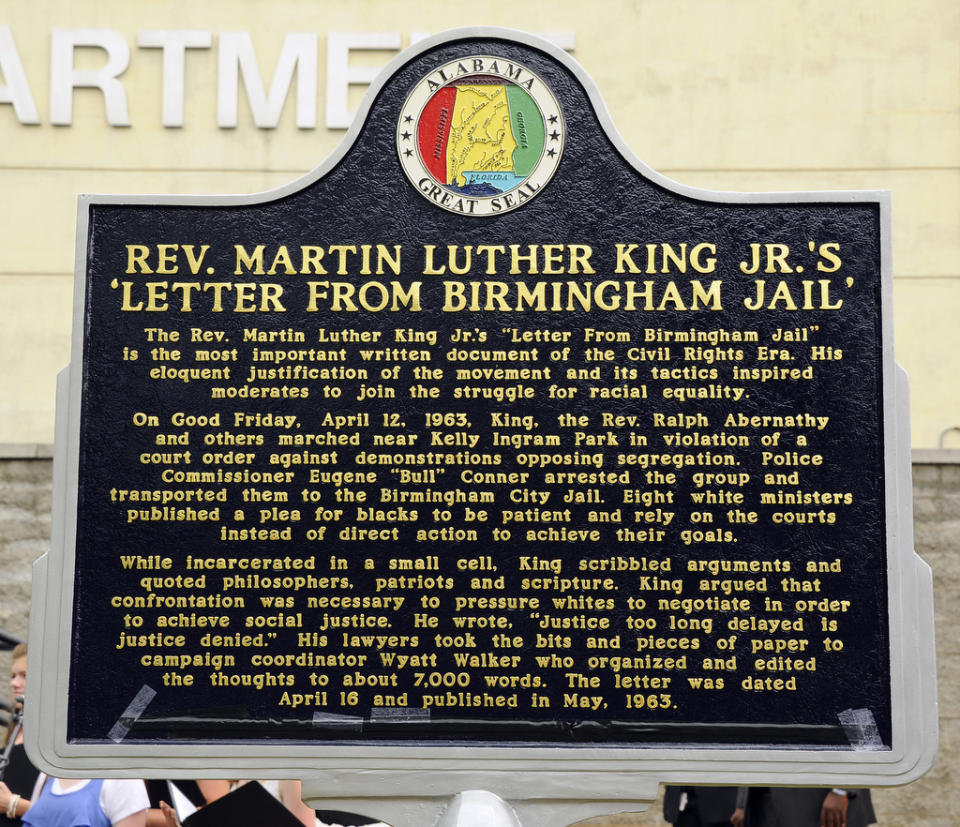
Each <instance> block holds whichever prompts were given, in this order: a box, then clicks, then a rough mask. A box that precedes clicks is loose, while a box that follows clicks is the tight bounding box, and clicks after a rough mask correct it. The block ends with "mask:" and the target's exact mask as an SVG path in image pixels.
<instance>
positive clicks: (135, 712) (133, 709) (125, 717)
mask: <svg viewBox="0 0 960 827" xmlns="http://www.w3.org/2000/svg"><path fill="white" fill-rule="evenodd" d="M156 696H157V692H156V690H154V689H151V688H150V687H149V686H147V685H146V684H144V685H143V686H141V687H140V691H139V692H138V693H137V694H136V696H135V697H134V699H133V700H132V701H130V703H129V704H128V705H127V708H126V709H125V710H123V714H122V715H121V716H120V717H119V719H118V720H117V722H116V723H115V724H114V725H113V726H112V727H111V728H110V731H109V732H108V733H107V737H108V738H109V739H110V740H111V741H113V742H114V743H115V744H119V743H120V742H121V741H122V740H123V739H124V738H126V737H127V733H128V732H129V731H130V727H132V726H133V725H134V724H135V723H136V722H137V719H138V718H139V717H140V716H141V715H143V713H144V712H145V711H146V708H147V707H148V706H150V702H151V701H152V700H153V699H154V698H155V697H156Z"/></svg>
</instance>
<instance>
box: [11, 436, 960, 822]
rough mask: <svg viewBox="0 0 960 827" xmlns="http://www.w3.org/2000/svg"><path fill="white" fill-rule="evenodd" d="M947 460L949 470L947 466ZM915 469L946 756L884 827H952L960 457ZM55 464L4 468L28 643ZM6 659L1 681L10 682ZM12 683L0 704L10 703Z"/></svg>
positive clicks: (877, 795) (19, 626)
mask: <svg viewBox="0 0 960 827" xmlns="http://www.w3.org/2000/svg"><path fill="white" fill-rule="evenodd" d="M944 458H946V459H949V462H943V461H942V460H943V459H944ZM932 459H935V460H940V461H938V462H936V463H930V462H928V461H924V462H920V463H915V464H914V466H913V481H914V519H915V531H916V550H917V552H918V553H919V554H920V555H921V556H922V557H923V559H924V560H926V561H927V563H929V564H930V566H931V567H932V569H933V575H934V601H935V613H936V623H937V661H938V664H937V666H938V686H939V701H940V703H939V706H940V753H939V756H938V758H937V762H936V764H935V765H934V767H933V769H932V770H931V772H930V773H929V774H928V775H927V776H925V777H924V778H922V779H921V780H919V781H916V782H914V783H913V784H911V785H909V786H907V787H902V788H895V789H886V790H876V791H875V792H874V804H875V806H876V809H877V815H878V817H879V820H880V821H879V823H880V824H881V825H886V827H954V825H956V824H958V823H960V694H958V686H960V638H958V636H957V635H956V633H955V629H956V625H957V624H960V456H958V455H957V452H949V454H947V455H946V457H944V456H938V457H932ZM51 473H52V463H51V462H50V461H49V460H47V459H17V460H0V571H2V572H3V586H2V591H0V629H3V630H4V631H6V632H9V633H11V634H15V635H17V636H19V637H26V634H27V614H28V612H29V594H30V566H31V563H32V561H33V560H34V559H35V558H36V557H37V556H39V555H40V554H42V553H43V552H44V551H45V550H46V548H47V546H48V544H49V534H50V495H51ZM9 668H10V658H9V653H8V652H4V653H0V675H3V676H4V677H6V676H7V675H8V674H9ZM8 691H9V690H8V689H7V686H6V681H5V680H4V684H3V686H2V696H3V697H4V698H5V699H7V700H9V699H8V698H7V695H8ZM660 812H661V810H660V803H659V802H657V803H656V804H655V805H654V807H653V808H651V809H650V810H648V811H647V812H646V813H642V814H633V815H621V816H615V817H610V818H604V819H596V820H593V821H591V822H589V824H590V825H591V827H662V826H663V824H664V822H663V820H662V818H661V817H660Z"/></svg>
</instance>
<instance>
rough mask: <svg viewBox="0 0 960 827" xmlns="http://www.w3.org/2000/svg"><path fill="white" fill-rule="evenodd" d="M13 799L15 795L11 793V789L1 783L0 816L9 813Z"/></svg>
mask: <svg viewBox="0 0 960 827" xmlns="http://www.w3.org/2000/svg"><path fill="white" fill-rule="evenodd" d="M11 798H13V793H12V792H11V791H10V788H9V787H8V786H7V785H6V784H4V783H3V782H2V781H0V815H2V814H3V813H5V812H6V811H7V807H9V806H10V799H11Z"/></svg>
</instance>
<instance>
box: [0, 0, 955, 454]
mask: <svg viewBox="0 0 960 827" xmlns="http://www.w3.org/2000/svg"><path fill="white" fill-rule="evenodd" d="M469 24H494V25H501V26H508V27H511V28H516V29H524V30H528V31H534V32H544V31H551V32H558V31H559V32H567V33H569V34H571V35H572V36H573V38H574V41H575V47H574V49H573V55H574V57H575V58H576V59H577V60H579V61H580V62H581V63H582V65H583V66H584V67H585V68H586V70H587V71H588V72H589V73H590V74H591V76H592V77H593V79H594V80H595V82H596V84H597V86H598V87H599V89H600V91H601V94H602V95H603V97H604V99H605V101H606V104H607V106H608V108H609V110H610V112H611V114H612V116H613V120H614V122H615V123H616V125H617V127H618V129H619V130H620V131H621V133H622V135H623V137H624V139H625V140H626V142H627V144H628V145H629V146H630V147H632V149H633V151H634V152H635V153H636V155H637V156H639V157H640V158H641V159H643V160H644V161H645V162H647V163H648V164H650V165H651V166H653V167H654V168H655V169H658V170H659V171H661V172H663V173H665V174H667V175H670V176H672V177H674V178H676V179H678V180H680V181H682V182H684V183H687V184H693V185H696V186H702V187H709V188H717V189H724V190H758V191H771V190H774V191H776V190H804V189H842V188H866V189H890V190H891V191H892V193H893V205H894V209H893V215H894V226H893V240H894V272H895V279H896V281H895V288H894V293H895V308H896V310H895V333H896V342H897V354H898V358H899V360H900V362H901V363H902V364H903V365H904V366H905V367H906V368H907V370H908V371H909V372H910V374H911V379H912V393H913V396H912V399H913V415H912V416H913V418H912V427H913V445H914V447H916V448H936V447H938V445H939V441H940V436H941V433H942V432H944V431H945V430H946V429H948V428H952V427H954V426H957V425H960V417H958V415H957V410H958V408H960V383H957V382H956V381H955V377H956V376H957V375H958V374H960V325H957V324H956V323H955V309H956V308H957V307H958V306H960V264H958V262H960V233H958V232H957V229H958V227H960V108H958V107H957V100H958V99H960V49H958V48H957V43H960V7H958V5H957V3H956V2H955V0H914V2H913V3H911V4H910V6H909V9H907V8H906V7H905V6H904V4H903V3H902V2H901V1H900V0H844V2H837V1H836V0H805V2H802V3H797V2H795V1H794V0H723V2H717V0H642V1H638V0H603V2H600V3H594V4H584V3H581V2H578V0H551V2H546V0H530V2H527V3H522V4H518V3H515V2H510V1H509V0H486V2H484V3H482V4H477V3H472V2H471V3H466V2H448V3H433V4H422V3H419V2H414V0H364V2H357V0H325V2H323V3H318V2H316V0H276V2H271V3H265V2H261V3H237V2H233V1H232V0H205V2H202V3H198V2H188V0H170V2H164V3H132V2H129V0H4V3H3V4H2V6H0V27H3V26H6V27H8V28H9V30H10V32H11V34H12V37H13V39H14V42H15V45H16V48H17V51H18V54H19V57H20V62H21V63H22V66H23V71H24V74H25V75H26V78H27V81H28V84H29V88H30V90H31V93H32V96H33V99H34V101H35V103H36V107H37V110H38V113H39V118H40V123H39V124H37V125H32V126H26V125H23V124H21V123H19V122H18V120H17V118H16V117H15V114H14V111H13V108H12V106H11V105H9V104H4V103H0V137H2V140H0V147H2V153H0V192H2V193H3V198H0V307H3V308H4V309H5V316H4V319H5V323H4V324H3V325H0V356H2V357H3V358H0V389H2V392H0V443H4V442H6V443H48V442H51V441H52V438H53V437H52V432H53V411H54V383H55V377H56V372H57V371H58V370H59V369H60V368H61V367H62V366H63V365H64V364H66V362H67V361H68V360H69V345H70V329H71V317H72V312H71V304H72V291H73V287H72V273H73V263H74V244H75V242H74V237H75V213H76V196H77V194H78V193H80V192H139V193H148V192H157V193H168V192H190V193H203V192H207V193H209V192H253V191H258V190H263V189H265V188H268V187H272V186H276V185H278V184H280V183H283V182H286V181H288V180H291V179H293V178H295V177H297V176H299V175H301V174H303V173H305V172H306V171H307V170H309V169H310V168H312V167H313V166H315V165H316V164H318V163H319V162H320V161H321V160H322V159H323V158H325V157H326V156H327V155H328V154H329V153H330V151H331V150H332V149H333V148H334V147H335V146H336V145H337V143H338V142H339V141H340V139H341V138H342V136H343V132H342V131H340V130H336V129H328V128H326V126H325V121H324V109H325V105H326V102H327V101H326V81H327V79H328V69H327V63H326V61H327V57H328V48H327V47H328V43H329V39H330V32H368V33H369V32H396V33H397V36H398V39H399V42H400V44H401V45H404V46H406V45H407V44H409V43H410V40H411V37H412V35H413V33H414V32H420V31H434V32H435V31H439V30H442V29H445V28H448V27H454V26H463V25H469ZM54 27H59V28H102V29H108V30H110V31H114V32H117V33H118V34H119V35H120V36H121V37H122V39H123V40H124V41H125V42H126V43H127V45H128V46H129V47H130V51H131V58H130V65H129V67H128V68H127V69H126V71H125V72H124V73H123V74H122V75H121V76H120V78H119V80H120V81H121V82H122V84H123V87H124V89H125V92H126V98H127V103H128V107H129V113H130V126H129V127H113V126H110V125H108V123H107V121H106V115H105V110H104V103H103V95H102V94H101V93H100V92H99V91H98V90H96V89H77V90H76V91H75V92H74V93H73V96H72V99H73V123H72V124H71V125H69V126H53V125H52V124H51V116H50V111H49V110H50V93H49V85H50V84H49V80H50V73H51V72H50V54H51V40H50V38H51V31H52V29H53V28H54ZM174 28H175V29H199V30H204V31H208V32H210V33H211V37H212V47H211V48H209V49H191V50H188V55H187V58H186V64H185V65H186V77H187V93H186V99H185V105H184V125H183V126H182V127H180V128H169V127H164V126H163V125H162V122H161V100H162V71H161V64H162V59H161V54H160V50H159V49H144V48H139V47H138V46H137V33H138V32H141V31H144V30H151V29H174ZM225 31H245V32H249V33H251V37H252V39H253V43H254V46H255V48H256V54H257V58H258V61H259V65H260V71H261V75H262V76H263V77H264V78H265V81H264V83H265V85H267V86H269V83H270V79H271V78H272V77H273V71H274V68H275V67H276V61H277V57H278V54H279V52H280V48H281V44H282V42H283V38H284V36H285V34H286V33H287V32H315V33H316V34H317V37H318V70H317V73H318V101H317V103H318V124H317V126H316V127H315V128H312V129H298V128H297V126H296V124H295V120H294V115H295V112H294V107H293V105H292V103H291V102H290V100H288V101H287V105H286V107H285V109H284V111H283V113H282V116H281V118H280V123H279V125H278V126H277V128H275V129H262V128H258V127H256V126H255V125H254V124H253V123H252V121H251V114H250V107H249V105H248V104H247V103H246V99H245V94H244V93H243V91H241V94H240V103H239V115H238V125H237V127H236V128H229V129H225V128H220V127H218V126H217V120H216V100H217V49H218V43H219V40H220V37H221V33H222V32H225ZM394 54H395V52H391V51H373V52H366V53H364V52H354V53H352V54H351V57H350V65H351V66H352V67H354V68H360V67H365V66H368V67H376V66H381V65H383V64H385V63H386V62H387V61H388V60H389V59H390V58H391V57H392V56H393V55H394ZM102 63H103V53H102V52H101V51H100V50H98V49H80V50H78V57H77V66H78V67H80V68H91V67H96V66H98V65H100V64H102ZM0 90H2V82H0ZM362 91H363V87H362V86H361V85H356V86H354V87H352V89H351V92H350V101H351V105H355V104H356V103H357V101H358V100H359V98H360V96H361V93H362ZM2 100H3V95H2V92H0V101H2ZM14 355H15V356H16V358H12V357H13V356H14ZM946 445H947V446H948V447H960V433H954V434H951V435H950V436H949V439H948V441H947V443H946Z"/></svg>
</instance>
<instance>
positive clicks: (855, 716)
mask: <svg viewBox="0 0 960 827" xmlns="http://www.w3.org/2000/svg"><path fill="white" fill-rule="evenodd" d="M837 717H838V718H839V719H840V723H841V724H842V725H843V730H844V732H846V734H847V740H848V741H849V742H850V746H852V747H853V748H854V749H856V750H878V749H883V748H884V747H883V741H882V740H881V739H880V731H879V730H878V729H877V722H876V720H874V717H873V713H872V712H871V711H870V710H869V709H845V710H843V712H840V713H838V714H837Z"/></svg>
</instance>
